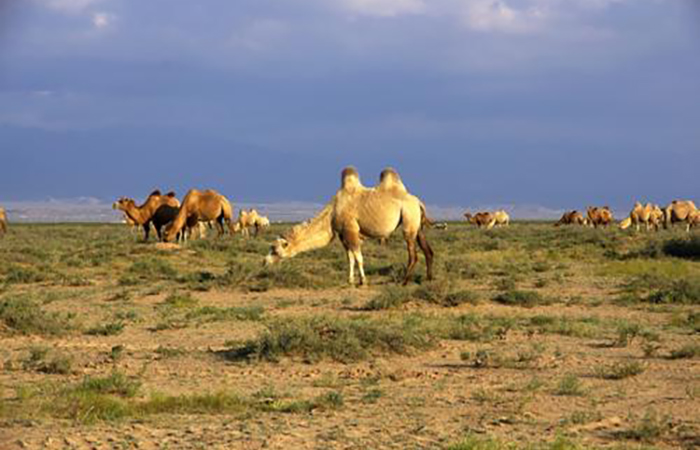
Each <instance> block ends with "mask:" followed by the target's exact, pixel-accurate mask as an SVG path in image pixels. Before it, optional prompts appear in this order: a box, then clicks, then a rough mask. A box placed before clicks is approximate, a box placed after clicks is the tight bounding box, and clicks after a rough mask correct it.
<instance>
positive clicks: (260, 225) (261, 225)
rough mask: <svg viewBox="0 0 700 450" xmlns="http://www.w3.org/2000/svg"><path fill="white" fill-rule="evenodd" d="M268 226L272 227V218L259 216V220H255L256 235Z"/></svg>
mask: <svg viewBox="0 0 700 450" xmlns="http://www.w3.org/2000/svg"><path fill="white" fill-rule="evenodd" d="M267 228H270V219H268V218H267V217H265V216H258V220H256V221H255V235H256V236H257V234H258V233H259V232H261V231H263V230H265V229H267Z"/></svg>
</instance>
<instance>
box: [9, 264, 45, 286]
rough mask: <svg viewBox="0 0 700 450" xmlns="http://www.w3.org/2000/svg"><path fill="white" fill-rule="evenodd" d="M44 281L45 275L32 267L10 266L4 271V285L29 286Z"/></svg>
mask: <svg viewBox="0 0 700 450" xmlns="http://www.w3.org/2000/svg"><path fill="white" fill-rule="evenodd" d="M45 280H46V275H45V273H44V272H42V271H39V270H37V269H35V268H34V267H23V266H19V265H15V264H12V265H10V266H9V267H8V268H7V270H6V271H5V280H4V281H5V283H6V284H30V283H40V282H42V281H45Z"/></svg>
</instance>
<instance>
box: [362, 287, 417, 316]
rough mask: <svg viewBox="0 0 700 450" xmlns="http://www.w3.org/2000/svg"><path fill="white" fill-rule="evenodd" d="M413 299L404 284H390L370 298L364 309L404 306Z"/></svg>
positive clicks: (372, 309) (373, 309)
mask: <svg viewBox="0 0 700 450" xmlns="http://www.w3.org/2000/svg"><path fill="white" fill-rule="evenodd" d="M410 300H411V294H410V291H409V290H407V289H406V288H404V287H403V286H396V285H388V286H386V287H385V288H384V289H382V291H381V292H380V293H379V294H378V295H377V296H375V297H374V298H372V299H370V300H369V301H368V302H367V303H366V304H365V305H364V306H363V307H362V309H364V310H366V311H378V310H383V309H393V308H398V307H399V306H402V305H403V304H405V303H407V302H408V301H410Z"/></svg>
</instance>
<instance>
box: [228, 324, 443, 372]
mask: <svg viewBox="0 0 700 450" xmlns="http://www.w3.org/2000/svg"><path fill="white" fill-rule="evenodd" d="M432 345H433V339H432V338H431V336H430V335H429V334H428V333H427V332H426V330H424V329H421V328H420V327H419V324H416V323H412V322H411V321H408V320H407V321H404V322H390V321H379V320H369V319H367V318H363V317H360V318H353V319H345V318H335V317H326V316H320V317H311V318H306V317H304V318H294V319H286V320H275V321H273V322H270V323H269V324H268V330H267V331H266V332H264V333H263V334H262V335H261V336H259V337H258V338H257V339H254V340H251V341H248V342H247V343H245V344H244V345H243V346H242V347H239V348H238V349H235V350H234V354H233V355H232V356H234V357H238V358H240V357H253V358H258V359H263V360H268V361H277V360H279V358H280V357H281V356H299V357H302V358H304V359H305V360H306V361H310V362H311V361H317V360H319V359H323V358H328V359H332V360H335V361H339V362H351V361H359V360H363V359H366V358H368V357H369V356H370V355H372V354H373V353H398V354H403V353H407V352H408V351H410V350H411V349H413V348H418V349H422V348H428V347H430V346H432Z"/></svg>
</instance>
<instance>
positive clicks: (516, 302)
mask: <svg viewBox="0 0 700 450" xmlns="http://www.w3.org/2000/svg"><path fill="white" fill-rule="evenodd" d="M493 300H494V301H495V302H497V303H501V304H503V305H508V306H521V307H524V308H533V307H535V306H539V305H548V304H549V303H551V302H549V301H548V300H546V299H545V298H543V297H542V296H541V295H540V294H539V293H537V292H535V291H520V290H515V289H514V290H509V291H506V292H503V293H501V294H498V295H496V296H495V297H494V298H493Z"/></svg>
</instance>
